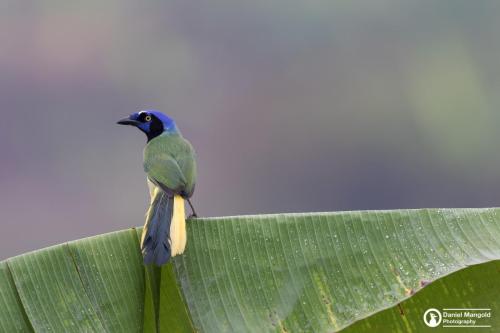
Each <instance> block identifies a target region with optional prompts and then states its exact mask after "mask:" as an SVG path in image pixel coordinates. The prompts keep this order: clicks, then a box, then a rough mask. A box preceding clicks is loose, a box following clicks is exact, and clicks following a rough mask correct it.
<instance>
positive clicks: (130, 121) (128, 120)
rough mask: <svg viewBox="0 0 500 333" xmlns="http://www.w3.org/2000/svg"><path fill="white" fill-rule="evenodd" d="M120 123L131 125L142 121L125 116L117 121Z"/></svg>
mask: <svg viewBox="0 0 500 333" xmlns="http://www.w3.org/2000/svg"><path fill="white" fill-rule="evenodd" d="M116 123H117V124H118V125H131V126H137V125H139V124H140V123H141V122H140V121H137V120H133V119H130V118H123V119H121V120H119V121H117V122H116Z"/></svg>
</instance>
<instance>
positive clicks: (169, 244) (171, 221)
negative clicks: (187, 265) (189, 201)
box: [141, 187, 186, 266]
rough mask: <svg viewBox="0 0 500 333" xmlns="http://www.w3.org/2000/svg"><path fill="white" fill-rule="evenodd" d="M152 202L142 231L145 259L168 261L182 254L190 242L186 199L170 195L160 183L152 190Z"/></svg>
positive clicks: (149, 260)
mask: <svg viewBox="0 0 500 333" xmlns="http://www.w3.org/2000/svg"><path fill="white" fill-rule="evenodd" d="M151 194H152V196H151V204H150V206H149V209H148V211H147V213H146V223H145V225H144V229H143V231H142V237H141V238H142V239H141V250H142V255H143V257H144V263H145V264H146V265H147V264H151V263H155V264H156V265H158V266H161V265H163V264H165V263H166V262H167V261H168V260H169V259H170V257H173V256H176V255H178V254H182V253H183V252H184V248H185V246H186V217H185V211H184V199H183V198H182V197H181V196H179V195H174V196H173V197H172V196H169V195H168V194H167V193H166V192H164V191H162V190H161V189H160V188H159V187H156V188H154V189H153V190H152V193H151Z"/></svg>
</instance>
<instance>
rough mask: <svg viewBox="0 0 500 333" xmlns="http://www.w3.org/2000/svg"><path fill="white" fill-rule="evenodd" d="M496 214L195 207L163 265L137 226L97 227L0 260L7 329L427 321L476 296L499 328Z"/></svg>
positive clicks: (1, 307) (417, 324)
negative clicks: (207, 211)
mask: <svg viewBox="0 0 500 333" xmlns="http://www.w3.org/2000/svg"><path fill="white" fill-rule="evenodd" d="M499 213H500V209H444V210H437V209H429V210H427V209H424V210H398V211H365V212H342V213H318V214H283V215H264V216H244V217H226V218H207V219H195V220H191V221H189V222H188V247H187V251H186V252H185V254H184V255H182V256H179V257H176V258H175V259H174V260H172V262H173V263H172V264H169V265H166V266H164V267H163V268H162V269H158V268H154V267H146V268H145V267H144V265H143V264H142V258H141V255H140V250H139V242H138V234H140V230H137V231H136V230H135V229H130V230H125V231H120V232H116V233H112V234H106V235H101V236H96V237H91V238H87V239H83V240H80V241H76V242H70V243H66V244H62V245H58V246H55V247H51V248H47V249H43V250H40V251H36V252H33V253H28V254H25V255H22V256H19V257H15V258H12V259H9V260H6V261H4V262H1V263H0V331H2V332H30V331H36V332H46V331H54V332H60V331H63V332H81V331H92V332H93V331H96V332H100V331H106V332H124V331H126V332H141V331H145V332H155V331H160V332H192V331H195V330H196V331H200V332H235V331H238V332H239V331H243V332H244V331H254V332H271V331H281V332H298V331H314V332H331V331H338V330H341V329H343V328H345V327H347V326H350V325H352V326H350V327H349V328H347V330H346V332H364V331H367V330H368V331H384V332H392V331H395V332H408V331H414V332H420V331H423V330H425V329H426V327H425V326H424V325H423V322H422V314H423V311H425V310H426V309H427V308H429V307H435V308H444V307H466V306H467V307H489V308H492V310H493V317H492V318H491V319H490V321H489V322H488V324H491V325H492V327H493V328H495V327H496V328H497V329H498V327H500V316H496V317H495V312H496V313H499V310H500V308H499V305H498V299H497V298H498V297H497V295H498V294H500V283H499V279H498V272H499V269H500V267H499V266H500V264H499V262H498V261H494V260H498V259H500V215H498V214H499ZM481 263H483V264H482V265H477V266H473V267H468V266H470V265H475V264H481ZM454 272H455V273H454ZM452 273H453V274H452ZM450 274H451V275H450ZM436 280H437V282H435V283H432V284H431V285H430V286H428V287H426V288H425V289H424V290H423V291H420V290H421V289H422V288H423V287H424V286H427V285H428V284H429V283H431V282H433V281H436ZM398 304H399V306H397V305H398ZM353 324H354V325H353Z"/></svg>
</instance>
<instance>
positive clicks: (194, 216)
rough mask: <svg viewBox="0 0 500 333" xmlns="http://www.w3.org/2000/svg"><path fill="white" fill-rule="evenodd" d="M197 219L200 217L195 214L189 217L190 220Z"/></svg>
mask: <svg viewBox="0 0 500 333" xmlns="http://www.w3.org/2000/svg"><path fill="white" fill-rule="evenodd" d="M197 217H198V215H196V214H194V213H193V214H191V215H189V216H188V220H190V219H195V218H197Z"/></svg>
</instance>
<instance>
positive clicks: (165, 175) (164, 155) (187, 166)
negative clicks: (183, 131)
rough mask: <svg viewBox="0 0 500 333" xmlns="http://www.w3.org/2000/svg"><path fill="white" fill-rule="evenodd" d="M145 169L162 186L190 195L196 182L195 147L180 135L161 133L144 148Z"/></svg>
mask: <svg viewBox="0 0 500 333" xmlns="http://www.w3.org/2000/svg"><path fill="white" fill-rule="evenodd" d="M144 170H145V171H146V173H147V174H148V177H149V178H150V179H151V180H152V181H153V182H156V183H158V184H159V185H160V186H162V187H166V188H168V189H170V190H172V191H174V192H177V193H184V194H185V195H186V196H190V195H191V194H192V191H193V189H194V184H195V182H196V162H195V153H194V149H193V147H192V146H191V144H190V143H189V142H188V141H186V140H185V139H184V138H183V137H182V136H180V135H171V134H170V135H160V136H158V137H156V138H154V139H153V140H151V141H150V142H149V143H148V144H147V146H146V148H145V149H144Z"/></svg>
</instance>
